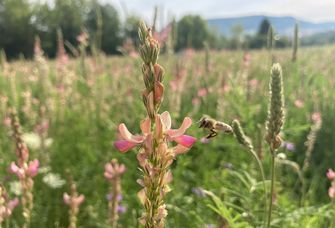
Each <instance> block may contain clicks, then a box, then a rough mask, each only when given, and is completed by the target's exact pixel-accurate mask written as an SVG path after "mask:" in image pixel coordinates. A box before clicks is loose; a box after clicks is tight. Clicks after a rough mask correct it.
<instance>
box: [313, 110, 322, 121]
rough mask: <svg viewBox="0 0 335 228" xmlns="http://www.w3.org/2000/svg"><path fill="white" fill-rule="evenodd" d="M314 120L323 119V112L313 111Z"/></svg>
mask: <svg viewBox="0 0 335 228" xmlns="http://www.w3.org/2000/svg"><path fill="white" fill-rule="evenodd" d="M312 120H313V122H318V121H320V120H321V113H320V112H313V114H312Z"/></svg>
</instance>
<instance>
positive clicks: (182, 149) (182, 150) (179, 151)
mask: <svg viewBox="0 0 335 228" xmlns="http://www.w3.org/2000/svg"><path fill="white" fill-rule="evenodd" d="M172 149H173V153H174V155H175V156H177V155H179V154H185V153H187V151H189V149H190V148H188V147H186V146H183V145H180V144H178V145H177V146H175V147H173V148H172Z"/></svg>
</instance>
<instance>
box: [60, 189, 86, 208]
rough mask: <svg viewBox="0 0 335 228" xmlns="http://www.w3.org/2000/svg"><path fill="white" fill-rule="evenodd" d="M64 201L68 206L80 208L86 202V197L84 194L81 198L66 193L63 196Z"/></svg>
mask: <svg viewBox="0 0 335 228" xmlns="http://www.w3.org/2000/svg"><path fill="white" fill-rule="evenodd" d="M63 200H64V203H65V204H67V205H72V206H76V207H78V206H79V205H80V204H82V203H83V202H84V200H85V196H84V195H83V194H81V195H79V196H70V195H69V194H67V193H66V192H65V193H64V194H63Z"/></svg>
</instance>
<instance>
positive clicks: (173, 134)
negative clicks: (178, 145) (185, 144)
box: [167, 117, 192, 139]
mask: <svg viewBox="0 0 335 228" xmlns="http://www.w3.org/2000/svg"><path fill="white" fill-rule="evenodd" d="M191 125H192V120H191V118H189V117H185V118H184V121H183V123H182V125H181V126H180V128H179V129H171V130H168V131H167V134H168V135H169V136H170V137H171V138H172V139H173V138H176V137H179V136H182V135H183V134H184V133H185V131H186V130H187V129H188V128H189V127H191Z"/></svg>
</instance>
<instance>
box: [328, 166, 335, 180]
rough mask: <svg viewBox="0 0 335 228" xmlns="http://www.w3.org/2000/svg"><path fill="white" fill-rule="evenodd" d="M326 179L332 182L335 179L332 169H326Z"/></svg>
mask: <svg viewBox="0 0 335 228" xmlns="http://www.w3.org/2000/svg"><path fill="white" fill-rule="evenodd" d="M327 178H328V180H333V179H334V178H335V172H334V171H333V170H332V169H328V172H327Z"/></svg>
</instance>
